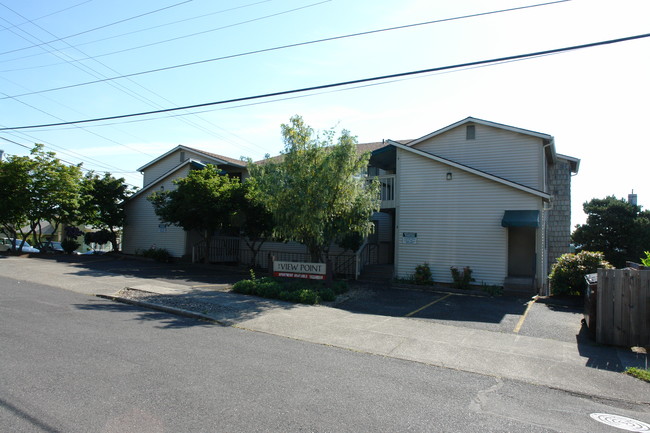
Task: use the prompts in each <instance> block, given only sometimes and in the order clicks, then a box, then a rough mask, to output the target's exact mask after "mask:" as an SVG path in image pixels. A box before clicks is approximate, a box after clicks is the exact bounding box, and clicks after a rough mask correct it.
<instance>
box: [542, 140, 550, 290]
mask: <svg viewBox="0 0 650 433" xmlns="http://www.w3.org/2000/svg"><path fill="white" fill-rule="evenodd" d="M552 145H553V139H551V140H549V142H548V143H546V144H544V145H543V146H542V155H543V156H544V161H546V163H545V164H544V170H543V173H544V189H545V190H546V191H547V192H548V193H549V195H550V196H551V198H550V199H549V201H548V206H547V204H546V203H544V202H542V226H543V227H542V230H543V232H542V243H543V245H542V247H543V248H542V257H541V263H540V267H541V271H542V273H543V274H542V275H541V279H542V292H543V293H542V294H543V295H544V296H549V295H550V287H549V285H548V278H547V269H546V263H547V261H548V246H549V245H548V218H547V215H548V212H549V211H551V210H552V209H553V194H552V193H551V191H550V188H549V185H548V176H549V175H548V166H549V165H550V164H549V161H548V160H547V158H546V148H548V147H551V146H552ZM550 162H551V163H552V162H553V161H550Z"/></svg>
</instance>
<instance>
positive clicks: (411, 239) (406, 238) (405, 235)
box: [402, 232, 418, 244]
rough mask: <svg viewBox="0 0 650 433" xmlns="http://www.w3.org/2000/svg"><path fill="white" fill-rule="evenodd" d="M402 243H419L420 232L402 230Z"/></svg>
mask: <svg viewBox="0 0 650 433" xmlns="http://www.w3.org/2000/svg"><path fill="white" fill-rule="evenodd" d="M402 243H404V244H417V243H418V234H417V233H414V232H402Z"/></svg>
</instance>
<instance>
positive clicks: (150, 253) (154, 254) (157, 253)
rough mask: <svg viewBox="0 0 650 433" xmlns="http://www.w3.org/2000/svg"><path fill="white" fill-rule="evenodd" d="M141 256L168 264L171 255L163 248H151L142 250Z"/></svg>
mask: <svg viewBox="0 0 650 433" xmlns="http://www.w3.org/2000/svg"><path fill="white" fill-rule="evenodd" d="M142 255H143V256H145V257H148V258H150V259H154V260H155V261H157V262H168V261H169V260H170V259H171V258H172V255H171V254H170V253H169V251H167V250H166V249H164V248H155V247H151V248H149V249H148V250H144V251H143V252H142Z"/></svg>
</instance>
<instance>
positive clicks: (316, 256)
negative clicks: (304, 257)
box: [307, 245, 323, 263]
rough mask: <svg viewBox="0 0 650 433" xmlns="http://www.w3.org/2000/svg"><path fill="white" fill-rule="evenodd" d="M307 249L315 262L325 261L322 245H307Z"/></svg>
mask: <svg viewBox="0 0 650 433" xmlns="http://www.w3.org/2000/svg"><path fill="white" fill-rule="evenodd" d="M307 249H308V251H309V255H310V256H311V261H312V262H313V263H322V262H323V255H322V252H323V251H322V250H323V249H322V248H321V246H320V245H307Z"/></svg>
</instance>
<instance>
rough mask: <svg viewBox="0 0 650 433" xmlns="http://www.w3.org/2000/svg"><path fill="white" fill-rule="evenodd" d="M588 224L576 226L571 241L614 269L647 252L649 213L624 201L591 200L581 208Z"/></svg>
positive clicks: (649, 227)
mask: <svg viewBox="0 0 650 433" xmlns="http://www.w3.org/2000/svg"><path fill="white" fill-rule="evenodd" d="M583 209H584V211H585V213H586V214H587V222H586V223H585V224H582V225H578V226H576V229H575V231H574V232H573V234H572V239H573V242H574V243H575V244H576V245H577V247H578V249H579V250H581V251H601V252H602V253H604V255H605V259H606V260H607V261H609V262H610V263H611V264H613V265H614V266H616V267H623V266H625V262H626V261H634V262H638V261H639V260H640V258H641V257H642V256H643V252H644V251H645V250H648V249H650V212H648V211H642V210H641V207H640V206H637V205H634V204H632V203H628V202H627V201H625V200H623V199H618V198H616V197H614V196H608V197H605V198H604V199H598V198H594V199H592V200H591V201H588V202H586V203H585V204H584V205H583Z"/></svg>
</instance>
